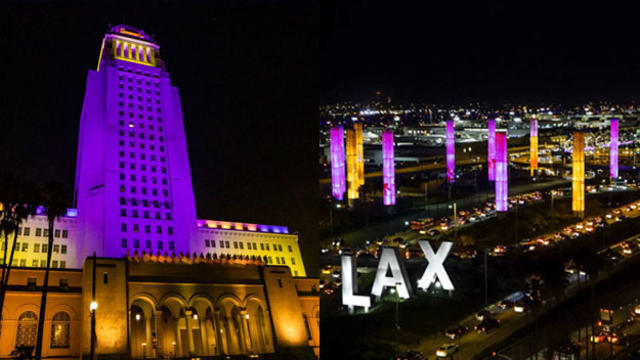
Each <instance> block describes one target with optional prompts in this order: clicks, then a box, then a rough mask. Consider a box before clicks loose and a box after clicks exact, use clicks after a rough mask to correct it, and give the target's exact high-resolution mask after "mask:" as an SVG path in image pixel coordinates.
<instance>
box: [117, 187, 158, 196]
mask: <svg viewBox="0 0 640 360" xmlns="http://www.w3.org/2000/svg"><path fill="white" fill-rule="evenodd" d="M126 191H127V190H126V186H124V185H120V192H121V193H123V192H126ZM129 191H130V192H131V193H132V194H135V193H136V192H137V188H136V187H135V186H131V187H129ZM140 192H141V193H142V194H143V195H147V188H146V187H144V186H143V187H141V188H140ZM151 194H152V195H154V196H158V189H151ZM162 195H163V196H165V197H168V196H169V190H167V189H164V190H162Z"/></svg>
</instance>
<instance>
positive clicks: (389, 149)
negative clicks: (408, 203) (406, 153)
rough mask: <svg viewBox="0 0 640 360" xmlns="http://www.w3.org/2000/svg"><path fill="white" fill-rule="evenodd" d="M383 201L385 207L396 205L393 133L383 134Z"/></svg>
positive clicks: (386, 132)
mask: <svg viewBox="0 0 640 360" xmlns="http://www.w3.org/2000/svg"><path fill="white" fill-rule="evenodd" d="M382 179H383V188H382V199H383V202H384V204H385V205H387V206H389V205H395V203H396V179H395V165H394V154H393V132H391V131H385V132H383V133H382Z"/></svg>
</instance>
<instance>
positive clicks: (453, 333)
mask: <svg viewBox="0 0 640 360" xmlns="http://www.w3.org/2000/svg"><path fill="white" fill-rule="evenodd" d="M468 332H469V328H468V327H466V326H462V325H460V326H456V327H454V328H451V329H447V331H445V332H444V335H445V336H446V337H448V338H450V339H451V340H455V339H458V338H460V337H462V336H463V335H464V334H466V333H468Z"/></svg>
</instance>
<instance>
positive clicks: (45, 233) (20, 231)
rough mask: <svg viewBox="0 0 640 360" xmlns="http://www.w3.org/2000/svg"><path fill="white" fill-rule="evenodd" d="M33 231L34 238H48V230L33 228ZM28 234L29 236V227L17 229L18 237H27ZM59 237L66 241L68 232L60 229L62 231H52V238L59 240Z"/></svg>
mask: <svg viewBox="0 0 640 360" xmlns="http://www.w3.org/2000/svg"><path fill="white" fill-rule="evenodd" d="M35 229H36V236H44V237H48V236H49V229H47V228H35ZM30 234H31V228H29V227H25V228H24V229H23V228H22V227H19V228H18V235H24V236H29V235H30ZM60 235H62V238H64V239H66V238H67V237H69V231H68V230H64V229H62V231H60V229H54V230H53V237H55V238H59V237H60Z"/></svg>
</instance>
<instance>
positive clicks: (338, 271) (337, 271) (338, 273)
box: [331, 270, 342, 279]
mask: <svg viewBox="0 0 640 360" xmlns="http://www.w3.org/2000/svg"><path fill="white" fill-rule="evenodd" d="M340 276H342V272H341V271H340V270H333V273H331V277H332V278H334V279H339V278H340Z"/></svg>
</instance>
